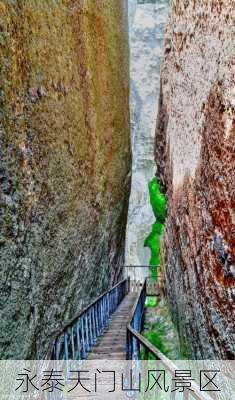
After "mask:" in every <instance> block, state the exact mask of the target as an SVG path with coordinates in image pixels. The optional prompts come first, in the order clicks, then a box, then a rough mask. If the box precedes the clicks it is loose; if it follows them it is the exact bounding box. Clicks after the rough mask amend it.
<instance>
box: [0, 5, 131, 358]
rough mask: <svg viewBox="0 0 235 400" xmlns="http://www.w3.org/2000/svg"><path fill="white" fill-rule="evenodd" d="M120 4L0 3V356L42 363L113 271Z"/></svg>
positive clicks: (123, 116) (122, 111)
mask: <svg viewBox="0 0 235 400" xmlns="http://www.w3.org/2000/svg"><path fill="white" fill-rule="evenodd" d="M124 3H125V1H118V2H117V1H116V0H108V1H105V2H104V1H101V0H100V1H97V2H93V1H90V0H87V1H72V0H71V1H63V0H58V1H48V0H40V1H36V0H32V1H19V2H13V1H0V18H1V19H0V45H1V47H0V58H1V62H0V65H1V67H0V83H1V89H0V101H1V110H0V117H1V128H0V143H1V145H0V152H1V164H0V182H1V209H0V210H1V211H0V228H1V234H0V266H1V267H0V285H1V286H0V310H1V319H0V357H1V358H14V359H17V358H27V357H41V356H43V355H44V354H45V351H46V349H47V345H48V343H49V339H50V338H51V337H53V335H54V332H55V330H57V329H58V328H59V327H60V326H61V325H63V324H64V323H65V320H66V319H68V318H71V317H72V316H73V315H74V313H75V312H77V311H79V309H80V308H81V306H82V302H83V303H84V302H85V303H86V302H87V301H89V300H90V299H91V298H93V297H94V296H96V295H97V294H99V293H100V292H102V291H103V290H104V289H105V288H107V286H108V285H109V284H110V283H111V282H114V281H116V280H117V278H118V276H119V274H120V268H119V267H120V265H121V264H123V253H124V236H125V225H126V210H127V198H128V193H129V183H128V179H127V175H128V172H129V170H130V151H129V112H128V91H129V89H128V47H127V46H128V43H127V18H126V17H127V16H126V8H125V7H126V4H124ZM124 6H125V7H124Z"/></svg>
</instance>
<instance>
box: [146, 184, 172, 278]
mask: <svg viewBox="0 0 235 400" xmlns="http://www.w3.org/2000/svg"><path fill="white" fill-rule="evenodd" d="M148 186H149V196H150V204H151V206H152V209H153V213H154V216H155V218H156V222H155V223H154V224H153V225H152V231H151V233H150V234H149V235H148V236H147V238H146V239H145V242H144V246H145V247H149V249H150V251H151V258H150V262H149V264H150V276H151V278H152V279H153V280H157V267H159V266H160V261H161V260H160V238H161V235H162V234H163V232H164V223H165V219H166V214H167V200H166V196H165V195H164V194H163V193H162V192H161V189H160V185H159V182H158V181H157V178H156V177H154V178H153V179H152V180H151V181H150V182H149V185H148Z"/></svg>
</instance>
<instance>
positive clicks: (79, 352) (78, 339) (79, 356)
mask: <svg viewBox="0 0 235 400" xmlns="http://www.w3.org/2000/svg"><path fill="white" fill-rule="evenodd" d="M76 331H77V348H78V360H81V341H80V336H79V322H77V324H76Z"/></svg>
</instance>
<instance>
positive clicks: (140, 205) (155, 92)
mask: <svg viewBox="0 0 235 400" xmlns="http://www.w3.org/2000/svg"><path fill="white" fill-rule="evenodd" d="M138 3H139V2H138ZM168 3H169V2H168V0H156V1H155V0H154V1H153V0H151V1H149V0H148V1H145V2H144V4H136V1H135V0H131V1H130V9H129V27H130V79H131V81H130V84H131V88H130V89H131V91H130V109H131V136H132V153H133V162H132V185H131V197H130V203H129V214H128V226H127V240H126V257H125V263H126V265H138V266H141V265H146V266H147V265H149V260H150V251H149V249H147V248H144V240H145V238H146V237H147V236H148V234H149V233H150V231H151V225H152V224H153V223H154V221H155V219H154V215H153V212H152V208H151V205H150V201H149V193H148V182H149V181H150V180H151V179H152V178H153V176H154V174H155V170H156V165H155V162H154V138H155V127H156V117H157V110H156V103H157V99H158V96H159V87H160V61H161V55H162V46H163V36H164V30H165V24H166V21H167V17H168V7H169V4H168ZM134 271H135V276H134V275H133V277H135V278H136V279H139V278H143V277H144V276H146V274H147V275H148V269H143V268H142V269H140V268H138V269H137V268H136V269H135V270H130V271H129V272H130V273H131V274H132V273H133V274H134Z"/></svg>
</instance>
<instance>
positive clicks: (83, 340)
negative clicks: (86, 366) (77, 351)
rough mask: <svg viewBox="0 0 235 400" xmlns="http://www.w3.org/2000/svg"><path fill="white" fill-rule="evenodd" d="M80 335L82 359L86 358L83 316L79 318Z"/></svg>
mask: <svg viewBox="0 0 235 400" xmlns="http://www.w3.org/2000/svg"><path fill="white" fill-rule="evenodd" d="M81 334H82V358H83V359H85V358H86V343H85V332H84V316H82V318H81Z"/></svg>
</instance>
